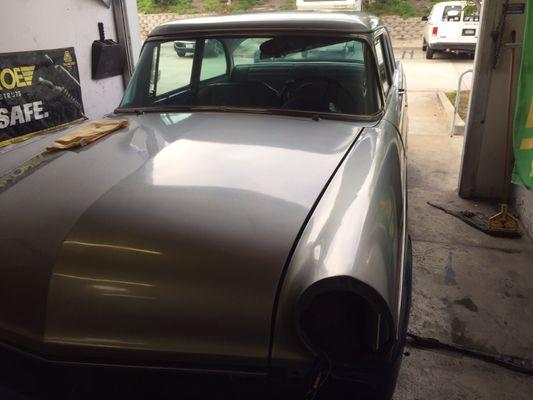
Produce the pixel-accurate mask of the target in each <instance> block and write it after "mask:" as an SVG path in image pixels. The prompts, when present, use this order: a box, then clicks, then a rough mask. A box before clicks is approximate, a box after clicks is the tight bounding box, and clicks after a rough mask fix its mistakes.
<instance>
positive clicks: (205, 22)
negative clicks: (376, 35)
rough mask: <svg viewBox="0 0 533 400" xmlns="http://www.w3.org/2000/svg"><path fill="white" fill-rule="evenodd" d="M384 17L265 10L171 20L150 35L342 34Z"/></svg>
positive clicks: (376, 23)
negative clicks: (243, 33)
mask: <svg viewBox="0 0 533 400" xmlns="http://www.w3.org/2000/svg"><path fill="white" fill-rule="evenodd" d="M379 26H382V24H381V21H380V20H379V18H377V17H376V16H375V15H372V14H368V13H364V12H357V13H355V12H347V13H328V12H322V13H321V12H265V13H246V14H235V15H227V16H212V17H199V18H190V19H182V20H178V21H173V22H167V23H165V24H163V25H160V26H158V27H156V28H154V29H153V30H152V31H151V32H150V35H149V36H148V39H150V38H157V37H162V36H175V35H184V36H186V35H187V34H189V33H191V34H194V33H197V32H204V33H210V34H214V33H216V34H218V35H220V34H221V33H224V32H237V31H239V32H247V33H250V32H257V31H259V32H261V31H262V32H275V31H300V32H308V31H314V32H320V31H322V32H324V31H329V32H331V33H338V34H358V33H370V32H372V31H374V30H375V29H376V28H378V27H379Z"/></svg>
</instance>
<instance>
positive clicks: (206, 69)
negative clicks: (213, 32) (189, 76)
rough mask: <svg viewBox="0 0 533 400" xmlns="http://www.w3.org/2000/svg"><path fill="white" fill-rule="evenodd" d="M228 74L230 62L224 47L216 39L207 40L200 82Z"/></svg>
mask: <svg viewBox="0 0 533 400" xmlns="http://www.w3.org/2000/svg"><path fill="white" fill-rule="evenodd" d="M227 72H228V62H227V59H226V52H225V50H224V46H223V45H222V43H221V42H220V41H218V40H216V39H207V40H206V41H205V45H204V54H203V58H202V69H201V70H200V80H201V81H205V80H207V79H211V78H215V77H217V76H222V75H226V74H227Z"/></svg>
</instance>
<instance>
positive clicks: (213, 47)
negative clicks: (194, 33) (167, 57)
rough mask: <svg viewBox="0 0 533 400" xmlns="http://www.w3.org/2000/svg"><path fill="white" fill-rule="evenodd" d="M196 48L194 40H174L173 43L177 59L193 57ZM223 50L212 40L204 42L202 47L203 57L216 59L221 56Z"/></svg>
mask: <svg viewBox="0 0 533 400" xmlns="http://www.w3.org/2000/svg"><path fill="white" fill-rule="evenodd" d="M195 48H196V41H194V40H176V41H175V42H174V50H176V54H177V55H178V56H179V57H185V56H187V55H193V54H194V51H195ZM222 53H223V50H222V49H221V48H220V47H219V45H218V42H216V41H213V40H206V41H205V46H204V56H205V57H216V56H217V55H219V54H222Z"/></svg>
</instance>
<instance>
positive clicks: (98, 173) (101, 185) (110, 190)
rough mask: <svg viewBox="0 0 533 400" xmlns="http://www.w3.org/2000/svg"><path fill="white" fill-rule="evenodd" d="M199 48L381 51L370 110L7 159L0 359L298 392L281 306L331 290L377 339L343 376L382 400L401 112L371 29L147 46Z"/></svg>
mask: <svg viewBox="0 0 533 400" xmlns="http://www.w3.org/2000/svg"><path fill="white" fill-rule="evenodd" d="M198 32H201V33H202V36H201V37H202V38H207V37H210V36H211V37H212V36H216V35H219V34H220V33H228V32H231V33H232V34H233V33H235V34H236V35H246V34H248V32H275V34H279V32H291V34H294V32H296V33H299V32H301V33H302V34H312V35H319V34H322V33H324V32H328V33H331V34H333V35H340V36H357V37H362V38H363V39H364V40H365V41H366V42H367V43H369V44H370V45H372V44H375V43H377V42H376V40H378V39H380V40H381V39H383V41H382V42H381V44H382V47H381V48H382V49H383V50H384V52H383V53H382V54H383V56H384V59H385V63H384V62H383V61H382V62H380V69H379V74H380V75H379V76H380V78H379V79H381V80H380V82H379V83H381V84H382V87H383V88H384V90H383V91H382V90H381V89H379V91H380V92H382V94H383V96H382V97H381V99H382V100H383V102H382V103H384V106H383V109H381V110H380V112H379V113H378V114H373V115H365V116H357V115H345V114H335V115H333V114H332V115H331V116H328V115H317V114H313V113H311V112H307V113H294V114H292V115H290V113H291V112H292V111H291V110H284V111H285V113H282V112H281V111H280V110H277V109H238V108H231V107H226V108H224V107H221V108H220V110H219V111H218V112H216V111H212V110H211V111H207V110H205V109H204V110H201V109H194V108H191V110H192V111H190V112H177V111H176V109H170V108H169V109H168V110H167V111H162V110H161V109H159V108H157V107H156V108H154V110H149V107H146V108H147V110H144V109H130V110H122V112H123V113H122V114H121V115H113V116H110V117H109V118H127V119H128V120H129V127H128V128H127V129H125V130H121V131H118V132H116V133H113V134H111V135H109V136H108V137H106V138H103V139H101V140H100V141H98V142H96V143H94V144H91V145H90V146H87V147H84V148H81V149H77V150H69V151H66V152H62V153H55V154H54V155H45V156H43V157H42V158H41V159H40V158H39V156H38V154H39V152H40V151H42V149H44V148H45V147H46V145H47V144H49V143H50V142H52V141H53V140H54V139H55V138H57V137H59V136H62V135H63V134H65V132H62V133H61V134H53V135H51V136H48V137H43V138H40V139H39V140H37V141H35V142H33V143H28V144H27V145H25V146H23V147H21V148H20V151H18V152H17V154H14V152H13V154H10V153H7V154H6V155H5V157H4V158H3V159H2V160H1V161H0V173H2V174H4V173H6V172H7V171H10V170H12V169H13V168H16V167H18V166H19V165H20V164H22V163H24V162H25V161H26V160H28V159H30V158H31V157H33V156H36V155H37V158H36V160H37V162H36V165H35V166H34V167H32V168H29V169H25V168H22V169H19V170H15V173H16V174H17V179H16V180H15V181H14V183H12V184H10V185H8V186H6V187H4V189H0V190H1V191H0V220H1V221H2V222H3V223H4V224H5V226H9V231H6V232H5V233H3V236H2V241H0V257H1V259H2V260H3V263H2V264H1V265H0V274H2V279H1V280H0V344H1V343H2V342H4V343H6V342H7V343H9V344H12V345H14V346H15V347H21V348H25V349H28V351H29V352H32V353H34V354H35V353H37V354H40V355H42V356H43V357H45V358H46V359H52V360H59V361H64V360H71V361H74V362H76V363H82V364H92V365H95V364H99V365H101V364H106V365H113V366H132V365H135V366H142V367H150V368H154V367H160V366H163V367H164V368H166V367H168V366H169V365H171V364H172V365H173V366H177V368H178V369H180V370H186V371H193V370H194V371H196V372H201V373H211V372H213V371H217V372H218V373H223V374H234V373H236V372H239V373H258V374H260V375H261V376H270V377H272V376H277V375H275V374H274V372H276V373H277V372H278V371H282V376H283V377H284V378H290V377H291V376H296V377H300V378H302V377H304V376H307V377H311V376H310V375H309V373H311V372H313V370H312V369H310V368H311V367H312V365H313V363H314V361H315V360H316V356H317V354H315V352H314V350H313V349H312V346H308V345H307V344H305V341H304V340H302V335H301V332H300V331H299V327H298V323H297V315H296V313H297V304H298V302H299V301H300V300H301V298H302V297H303V295H302V294H303V293H306V291H307V289H309V288H310V287H313V286H315V285H316V284H322V283H323V282H326V283H329V282H330V280H331V279H337V278H340V279H343V280H344V279H348V280H349V281H350V283H351V282H354V288H356V289H357V290H359V288H361V289H360V292H357V294H358V295H360V296H361V297H365V296H367V298H365V299H364V300H368V302H369V303H372V304H370V305H371V306H374V304H377V308H376V309H377V310H378V312H379V315H378V327H379V326H381V325H379V324H380V323H381V322H380V321H381V318H383V321H384V322H385V324H386V325H383V326H386V329H384V330H387V333H386V335H383V337H385V339H386V340H387V343H385V342H384V341H383V342H381V341H380V340H381V336H380V333H379V330H378V335H377V340H376V343H377V347H376V349H375V350H376V352H375V356H376V357H375V359H376V360H377V363H376V364H374V366H373V367H372V368H373V369H370V367H369V366H368V365H367V364H365V363H364V362H362V361H361V360H359V359H357V360H350V362H351V361H353V363H354V365H357V367H359V368H360V369H361V370H362V371H364V372H365V373H366V377H367V378H368V376H369V375H372V376H371V378H372V379H373V380H376V381H379V380H382V381H383V382H384V383H383V382H382V383H383V384H380V385H378V386H376V385H375V384H374V385H373V387H374V388H376V387H379V388H380V390H381V393H382V394H383V393H384V395H383V396H381V397H379V398H390V393H391V390H393V388H394V383H395V380H396V376H397V369H398V366H399V362H400V360H401V353H402V351H401V349H402V347H403V343H404V340H405V332H406V323H407V320H408V312H409V309H408V303H409V302H408V299H409V293H408V291H409V290H410V285H409V279H410V278H409V276H410V275H409V273H408V272H406V271H408V268H406V266H407V264H408V259H409V250H407V249H408V246H407V243H408V237H407V220H406V216H407V211H406V207H407V199H406V194H407V191H406V148H407V125H408V121H407V95H406V92H405V89H406V88H405V77H404V74H403V70H402V67H401V64H399V63H396V61H395V60H394V55H393V52H392V47H391V44H390V38H389V36H388V33H387V31H386V29H385V28H384V26H383V25H382V24H381V22H380V21H379V19H378V18H376V17H374V16H371V15H368V14H364V13H360V14H352V13H350V14H328V13H265V14H252V15H245V16H227V17H208V18H197V19H191V20H186V21H177V22H174V23H169V24H165V25H162V26H161V27H159V28H156V29H155V30H154V31H153V32H152V34H151V36H150V37H149V39H148V40H152V41H158V40H160V39H163V40H166V41H168V40H178V39H179V40H182V39H184V40H187V39H191V38H194V35H195V34H196V33H198ZM375 49H376V48H375V47H374V51H375ZM195 57H196V55H195ZM230 67H231V66H230ZM372 68H373V67H372ZM369 71H370V72H371V73H375V74H377V73H378V71H377V68H376V70H375V71H372V69H370V70H369ZM196 72H199V71H196ZM385 79H387V81H388V82H387V83H385ZM382 103H380V104H382ZM161 108H163V107H161ZM119 111H121V110H120V109H119V110H117V112H119ZM66 133H68V131H67V132H66ZM32 160H34V159H31V160H30V161H29V162H30V163H31V162H32ZM17 171H22V172H21V173H20V174H18V172H17ZM19 175H20V176H19ZM372 311H374V309H372ZM366 328H367V326H364V327H363V329H366ZM389 328H390V329H389ZM369 331H370V330H369ZM379 346H382V347H379ZM373 350H374V349H373ZM373 356H374V354H373ZM374 367H375V368H374ZM292 369H294V371H296V374H294V375H291V370H292ZM334 372H335V371H334ZM343 372H346V371H343ZM361 379H366V378H361Z"/></svg>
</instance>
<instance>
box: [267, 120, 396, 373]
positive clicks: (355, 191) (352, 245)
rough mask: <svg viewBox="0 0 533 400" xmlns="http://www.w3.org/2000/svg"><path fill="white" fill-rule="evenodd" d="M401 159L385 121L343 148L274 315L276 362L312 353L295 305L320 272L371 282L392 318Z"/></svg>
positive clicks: (297, 360)
mask: <svg viewBox="0 0 533 400" xmlns="http://www.w3.org/2000/svg"><path fill="white" fill-rule="evenodd" d="M404 157H405V153H404V150H403V144H402V143H401V141H400V139H399V136H398V134H397V131H396V128H395V127H393V126H392V125H391V124H390V123H388V122H386V121H384V122H383V123H381V124H380V125H378V126H377V127H375V128H367V129H365V130H364V132H363V133H362V134H361V136H360V138H359V139H358V140H357V142H356V143H355V145H354V147H353V149H352V150H351V151H350V153H349V154H348V156H347V158H346V161H345V162H344V163H343V165H342V167H341V168H340V169H339V170H338V172H337V174H336V175H335V178H334V179H333V180H332V182H331V184H330V185H329V187H328V189H327V191H326V192H325V194H324V196H323V197H322V199H321V201H320V203H319V205H318V207H317V209H316V210H315V212H314V213H313V216H312V218H311V219H310V220H309V222H308V224H307V228H306V230H305V232H304V234H303V235H302V237H301V239H300V240H299V243H298V246H297V249H296V251H295V253H294V256H293V257H292V260H291V264H290V267H289V269H288V273H287V277H286V279H285V281H284V288H283V291H282V294H281V298H280V304H281V306H280V309H279V311H278V317H277V321H276V332H275V337H274V348H273V357H272V358H273V360H274V363H280V364H286V363H289V364H294V366H297V365H299V364H305V363H306V362H309V361H308V360H310V359H312V354H310V351H309V349H307V348H306V347H305V346H304V345H303V344H302V341H301V339H300V337H299V335H298V332H297V329H296V325H295V323H294V321H295V320H296V316H295V312H296V308H295V306H294V305H295V304H296V300H297V299H298V298H299V297H300V296H301V295H302V292H303V291H304V290H305V289H306V288H307V287H309V286H310V285H311V284H313V283H314V282H317V281H320V280H322V279H325V278H329V277H336V276H350V277H353V278H356V279H357V280H359V281H362V282H364V283H366V284H368V285H369V286H371V287H373V288H374V289H376V290H377V291H378V292H379V294H380V295H381V296H382V298H383V299H384V300H385V301H386V303H387V304H388V306H389V308H390V309H391V310H393V311H392V318H393V320H394V323H395V324H398V322H399V319H400V313H399V312H398V311H399V305H400V300H401V280H402V278H403V273H402V271H403V263H404V261H405V260H404V256H403V252H404V242H405V238H406V221H405V217H404V208H405V202H406V199H405V195H406V193H405V191H404V190H403V189H402V186H403V185H404V183H405V182H404V179H405V176H402V171H403V169H402V160H403V159H404ZM348 221H349V222H348ZM310 265H313V267H312V268H311V267H310Z"/></svg>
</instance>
